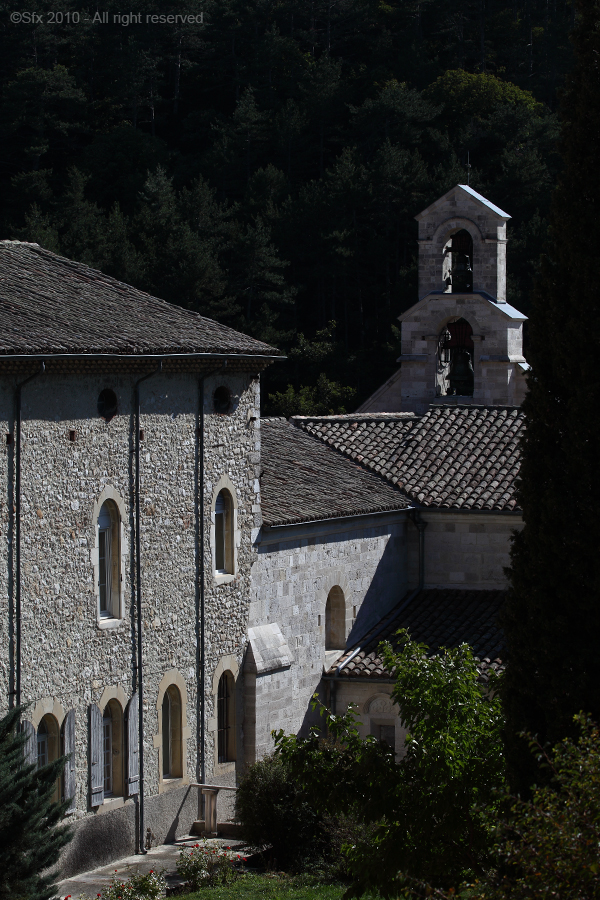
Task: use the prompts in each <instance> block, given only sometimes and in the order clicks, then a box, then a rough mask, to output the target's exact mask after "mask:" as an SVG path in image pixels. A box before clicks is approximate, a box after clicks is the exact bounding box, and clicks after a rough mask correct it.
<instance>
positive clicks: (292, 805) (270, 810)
mask: <svg viewBox="0 0 600 900" xmlns="http://www.w3.org/2000/svg"><path fill="white" fill-rule="evenodd" d="M235 809H236V816H237V818H238V821H239V822H240V823H241V825H242V827H243V837H244V839H245V840H246V841H247V842H248V843H249V844H253V845H254V846H256V847H261V846H262V847H264V846H267V845H270V847H271V850H270V856H271V863H274V862H276V863H277V865H279V866H281V867H282V868H284V869H285V868H294V867H297V866H298V865H299V864H300V863H301V862H302V860H304V859H306V858H307V857H309V856H310V857H314V856H315V855H318V854H319V853H320V851H321V849H322V845H323V835H322V829H321V823H322V818H321V816H320V815H319V814H318V813H317V812H315V810H314V808H313V807H312V806H311V805H309V804H308V803H306V801H305V800H304V799H303V797H302V792H301V790H300V788H299V787H298V783H297V782H296V781H295V780H294V779H293V778H292V777H291V774H290V771H289V769H288V767H287V766H286V765H285V764H284V763H283V761H282V759H281V757H280V756H279V755H278V754H273V755H271V756H266V757H265V758H264V759H261V760H259V761H258V762H256V763H254V765H252V766H250V767H249V769H248V770H247V772H246V774H245V775H244V776H243V778H242V780H241V782H240V784H239V786H238V790H237V794H236V803H235Z"/></svg>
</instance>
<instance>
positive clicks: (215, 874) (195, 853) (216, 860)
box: [177, 841, 241, 891]
mask: <svg viewBox="0 0 600 900" xmlns="http://www.w3.org/2000/svg"><path fill="white" fill-rule="evenodd" d="M238 858H241V857H238ZM177 873H178V875H179V876H180V877H181V878H184V879H185V882H186V887H187V888H188V890H190V891H197V890H198V889H199V888H200V887H202V886H203V885H215V884H229V883H230V882H232V881H235V879H236V878H237V874H238V873H237V872H236V870H235V868H234V862H233V860H232V859H231V858H230V856H229V854H228V853H227V851H226V850H222V849H217V848H213V847H207V845H206V842H205V841H202V843H201V844H200V843H198V844H196V845H195V846H194V847H192V849H191V850H190V851H189V853H188V852H186V851H185V850H182V851H181V853H180V854H179V859H178V860H177Z"/></svg>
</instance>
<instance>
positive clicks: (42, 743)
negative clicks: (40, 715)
mask: <svg viewBox="0 0 600 900" xmlns="http://www.w3.org/2000/svg"><path fill="white" fill-rule="evenodd" d="M47 763H48V727H47V725H46V723H45V722H44V720H43V719H42V721H41V722H40V724H39V728H38V731H37V764H38V768H41V767H42V766H45V765H46V764H47Z"/></svg>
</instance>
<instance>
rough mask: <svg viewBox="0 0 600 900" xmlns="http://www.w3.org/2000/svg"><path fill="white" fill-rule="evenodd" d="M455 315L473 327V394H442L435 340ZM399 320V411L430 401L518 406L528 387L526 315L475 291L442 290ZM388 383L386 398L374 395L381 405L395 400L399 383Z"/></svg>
mask: <svg viewBox="0 0 600 900" xmlns="http://www.w3.org/2000/svg"><path fill="white" fill-rule="evenodd" d="M459 317H462V318H464V319H466V320H467V322H468V323H469V325H470V326H471V328H472V329H473V335H472V340H473V345H474V353H473V371H474V390H473V395H472V397H460V398H457V397H452V396H449V397H443V396H441V394H442V393H443V389H442V386H441V371H440V366H439V361H438V343H439V338H440V334H441V333H442V331H443V329H444V328H445V327H446V325H447V323H448V322H449V321H453V320H455V319H456V318H459ZM400 320H401V322H402V355H401V356H400V361H401V371H400V381H399V387H400V395H401V399H400V405H401V411H407V412H416V413H424V412H426V410H427V408H428V406H429V404H430V403H432V402H433V401H435V402H447V403H456V402H460V403H474V404H485V405H490V406H496V405H508V406H520V404H521V402H522V400H523V397H524V396H525V391H526V387H527V382H526V374H527V366H526V361H525V357H524V356H523V322H524V321H525V320H526V316H524V315H522V314H521V313H519V312H517V310H515V309H513V308H512V307H511V306H508V304H504V305H503V306H502V305H496V304H495V303H493V302H492V301H491V300H488V299H487V298H485V297H482V296H480V295H478V294H464V295H457V294H443V293H440V294H434V295H430V296H429V297H427V298H426V299H425V300H422V301H421V302H420V303H418V304H416V306H413V307H412V308H411V309H409V310H408V311H407V312H405V313H404V314H403V315H402V316H400ZM390 388H391V392H390V397H389V398H387V397H385V398H384V397H379V398H378V403H379V406H381V405H382V403H383V405H384V406H385V405H386V401H388V399H389V401H393V403H390V402H388V403H387V405H388V406H391V405H394V404H395V405H396V406H397V405H398V400H397V395H398V385H397V384H394V386H393V389H392V386H390ZM367 411H371V409H369V410H367ZM390 411H391V410H390Z"/></svg>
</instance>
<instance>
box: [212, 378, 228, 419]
mask: <svg viewBox="0 0 600 900" xmlns="http://www.w3.org/2000/svg"><path fill="white" fill-rule="evenodd" d="M213 409H214V411H215V412H216V413H221V414H224V413H228V412H229V410H230V409H231V393H230V391H229V388H226V387H225V385H224V384H222V385H221V386H220V387H218V388H217V389H216V391H215V392H214V394H213Z"/></svg>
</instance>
